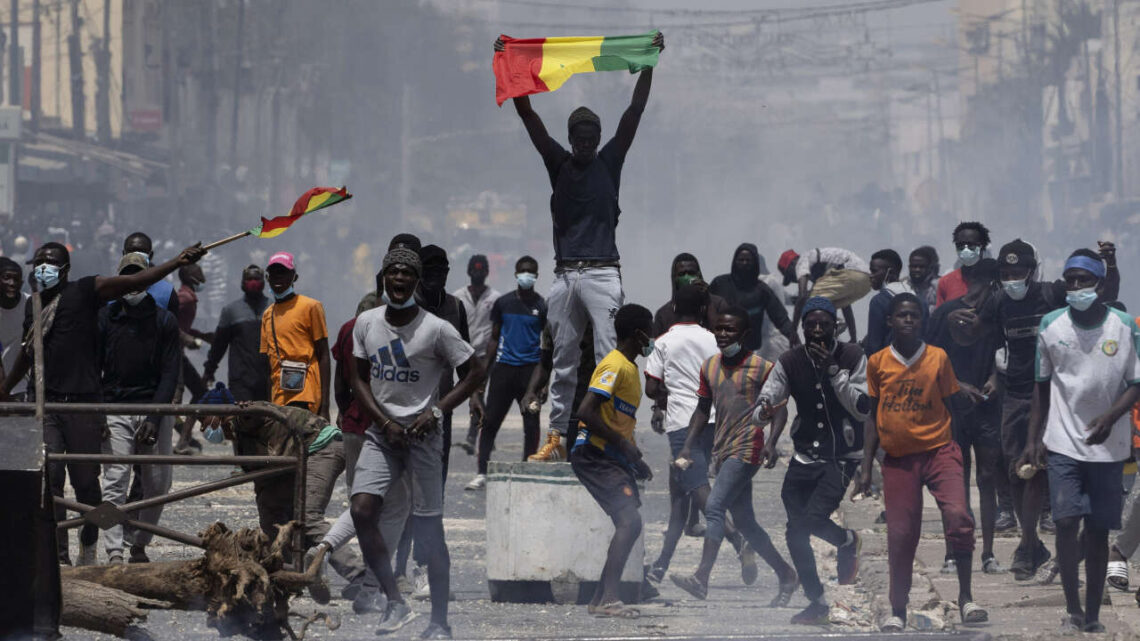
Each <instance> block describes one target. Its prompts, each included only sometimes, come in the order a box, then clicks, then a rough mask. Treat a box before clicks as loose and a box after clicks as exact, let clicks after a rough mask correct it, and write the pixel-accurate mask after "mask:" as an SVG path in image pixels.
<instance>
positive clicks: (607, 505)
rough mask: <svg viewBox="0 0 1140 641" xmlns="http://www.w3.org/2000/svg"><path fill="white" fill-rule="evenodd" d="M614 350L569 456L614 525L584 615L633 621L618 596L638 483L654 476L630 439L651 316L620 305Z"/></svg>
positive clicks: (634, 531) (583, 409)
mask: <svg viewBox="0 0 1140 641" xmlns="http://www.w3.org/2000/svg"><path fill="white" fill-rule="evenodd" d="M613 328H614V333H615V334H616V335H617V348H616V349H614V350H613V351H612V352H610V353H609V354H607V355H606V357H605V358H603V359H602V362H601V363H598V367H597V369H595V370H594V375H593V376H592V377H591V378H590V387H589V392H588V393H587V394H586V398H585V399H583V400H582V405H581V406H580V407H579V408H578V417H579V418H580V419H581V421H582V425H581V426H580V427H579V428H578V438H577V440H576V441H575V442H574V449H573V452H572V453H571V454H570V465H571V466H572V467H573V469H574V474H575V475H576V476H577V477H578V480H580V481H581V482H582V485H584V486H585V487H586V490H588V491H589V492H590V495H591V496H593V497H594V500H595V501H597V502H598V505H600V506H601V508H602V510H604V511H605V513H606V514H607V515H608V516H609V517H610V519H612V520H613V523H614V529H615V531H614V536H613V539H611V540H610V546H609V550H608V551H607V552H606V563H605V565H604V566H603V567H602V576H601V578H600V579H598V587H597V589H596V590H595V591H594V598H593V599H591V600H590V605H589V612H590V614H593V615H594V616H597V617H617V618H623V619H632V618H637V617H638V616H639V612H638V611H637V610H636V609H635V608H630V607H626V605H625V604H624V603H622V602H621V599H620V597H619V596H618V585H619V583H620V581H621V573H622V570H623V569H624V568H625V564H626V561H628V560H629V553H630V552H631V551H632V550H633V546H634V544H635V543H637V537H639V536H641V514H640V513H639V512H638V508H640V507H641V498H640V496H639V495H638V491H637V480H638V479H644V480H649V479H652V478H653V472H652V471H650V469H649V465H648V464H646V462H645V460H644V459H643V458H642V456H641V450H639V449H637V445H636V444H635V443H634V440H633V430H634V427H636V425H637V419H636V416H637V406H638V404H639V403H640V402H641V377H640V376H639V375H638V372H637V365H636V364H635V362H634V361H636V360H637V357H638V356H645V357H648V356H649V355H650V354H652V353H653V338H651V337H650V335H649V334H650V332H652V331H653V313H652V312H650V311H649V310H648V309H646V308H644V307H642V306H641V305H625V306H623V307H622V308H621V309H619V310H618V311H617V314H615V315H614V322H613Z"/></svg>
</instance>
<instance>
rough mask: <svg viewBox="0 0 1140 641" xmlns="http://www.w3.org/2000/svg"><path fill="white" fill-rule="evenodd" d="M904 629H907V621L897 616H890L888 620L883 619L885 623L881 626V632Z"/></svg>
mask: <svg viewBox="0 0 1140 641" xmlns="http://www.w3.org/2000/svg"><path fill="white" fill-rule="evenodd" d="M904 629H906V621H903V620H902V619H900V618H899V617H896V616H891V617H888V618H887V620H886V621H883V624H882V625H880V626H879V632H902V631H903V630H904Z"/></svg>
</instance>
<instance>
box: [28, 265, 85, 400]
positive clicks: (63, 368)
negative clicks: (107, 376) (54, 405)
mask: <svg viewBox="0 0 1140 641" xmlns="http://www.w3.org/2000/svg"><path fill="white" fill-rule="evenodd" d="M56 295H57V296H61V297H62V298H60V301H59V306H58V307H57V308H56V310H55V320H54V321H53V322H52V326H51V329H50V330H48V332H47V334H45V335H44V391H45V392H47V394H48V395H55V396H60V395H68V396H77V395H86V396H90V397H93V398H98V397H99V396H100V395H101V391H102V386H101V385H100V381H99V341H98V335H99V329H98V323H97V319H98V315H99V309H100V308H101V307H102V305H101V304H100V303H99V295H98V294H97V293H96V292H95V277H94V276H85V277H83V278H80V279H79V280H75V281H68V283H67V284H66V285H64V286H63V287H62V288H61V290H60V292H59V293H58V294H56ZM48 304H50V301H45V302H44V306H45V307H46V306H47V305H48ZM31 328H32V306H31V305H28V306H27V310H26V313H25V316H24V334H25V335H27V333H28V331H29V330H30V329H31ZM34 375H35V374H34V373H33V374H32V376H33V377H34ZM33 380H34V379H33ZM29 391H31V387H30V386H29Z"/></svg>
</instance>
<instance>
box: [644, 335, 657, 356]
mask: <svg viewBox="0 0 1140 641" xmlns="http://www.w3.org/2000/svg"><path fill="white" fill-rule="evenodd" d="M656 343H657V341H655V340H653V339H652V338H651V339H649V344H648V345H646V346H645V347H642V348H641V355H642V356H644V357H645V358H649V357H650V355H652V354H653V350H654V349H656V348H657V345H656Z"/></svg>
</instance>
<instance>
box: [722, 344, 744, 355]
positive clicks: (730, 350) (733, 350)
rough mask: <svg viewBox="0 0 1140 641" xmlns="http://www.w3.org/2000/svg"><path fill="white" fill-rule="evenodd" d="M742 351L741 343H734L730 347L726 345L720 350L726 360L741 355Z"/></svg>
mask: <svg viewBox="0 0 1140 641" xmlns="http://www.w3.org/2000/svg"><path fill="white" fill-rule="evenodd" d="M741 349H743V348H742V347H741V346H740V343H732V344H730V345H725V346H724V347H723V348H722V349H721V350H720V353H721V354H724V356H725V358H733V357H735V356H736V355H737V354H739V353H740V350H741Z"/></svg>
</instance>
